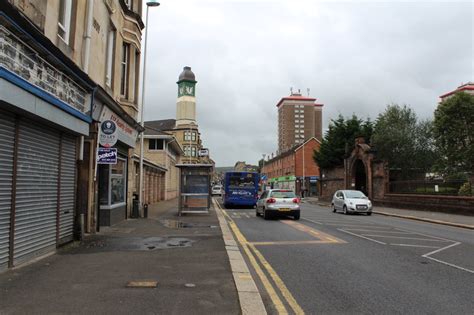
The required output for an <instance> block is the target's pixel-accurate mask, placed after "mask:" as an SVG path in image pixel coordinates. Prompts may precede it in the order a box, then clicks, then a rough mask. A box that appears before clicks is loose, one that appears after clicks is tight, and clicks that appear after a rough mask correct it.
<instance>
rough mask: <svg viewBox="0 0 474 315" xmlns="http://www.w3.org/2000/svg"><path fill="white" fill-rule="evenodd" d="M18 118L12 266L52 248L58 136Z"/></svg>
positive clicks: (56, 191) (53, 246) (55, 204)
mask: <svg viewBox="0 0 474 315" xmlns="http://www.w3.org/2000/svg"><path fill="white" fill-rule="evenodd" d="M37 125H38V123H36V122H33V121H28V120H22V121H20V126H19V140H18V157H17V159H18V160H17V163H18V166H17V167H18V169H17V182H16V184H17V185H16V217H15V236H14V254H13V262H14V264H15V265H17V264H19V263H22V262H24V261H27V260H30V259H31V258H34V257H35V256H37V255H41V254H44V253H46V252H48V251H52V250H54V249H55V248H56V217H57V215H56V211H57V199H58V198H57V195H58V163H59V143H60V136H59V134H58V133H57V132H54V131H52V130H49V129H46V128H42V127H39V126H37Z"/></svg>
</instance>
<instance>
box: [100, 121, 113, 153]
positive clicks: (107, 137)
mask: <svg viewBox="0 0 474 315" xmlns="http://www.w3.org/2000/svg"><path fill="white" fill-rule="evenodd" d="M117 138H118V134H117V125H116V124H115V122H114V121H112V120H104V121H103V122H101V123H100V137H99V143H100V145H101V146H103V147H105V148H110V147H112V146H114V145H115V144H116V143H117Z"/></svg>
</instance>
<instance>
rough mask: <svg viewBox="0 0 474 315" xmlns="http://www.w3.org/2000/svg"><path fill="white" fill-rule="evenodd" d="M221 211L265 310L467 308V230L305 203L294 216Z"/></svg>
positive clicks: (470, 244)
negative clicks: (243, 250) (269, 217)
mask: <svg viewBox="0 0 474 315" xmlns="http://www.w3.org/2000/svg"><path fill="white" fill-rule="evenodd" d="M225 213H226V214H227V215H226V217H227V220H228V221H230V222H234V223H235V227H234V234H237V238H238V239H239V242H240V245H241V246H247V247H248V248H250V249H251V251H250V252H251V254H252V256H254V257H253V258H252V259H249V257H248V256H247V257H246V259H247V261H248V263H249V266H251V269H252V272H253V274H254V278H255V279H256V280H257V286H258V287H259V289H260V292H261V293H262V297H263V300H264V303H265V306H266V308H267V311H268V312H269V313H272V314H277V313H283V312H284V311H287V312H289V313H302V312H304V313H307V314H315V313H319V314H321V313H323V314H342V313H347V314H349V313H350V314H354V313H364V314H402V313H403V314H415V313H416V314H428V313H429V314H473V310H474V298H473V297H474V232H473V231H470V230H466V229H460V228H454V227H448V226H442V225H436V224H430V223H425V222H418V221H411V220H406V219H399V218H391V217H386V216H378V215H375V214H374V215H372V216H370V217H369V216H365V215H349V216H347V215H344V214H340V213H332V212H331V210H330V209H329V208H327V207H321V206H316V205H310V204H303V205H302V215H301V216H302V218H301V220H299V221H294V220H292V219H290V218H287V219H276V220H270V221H265V220H263V219H262V218H260V217H256V216H255V210H254V209H226V210H225ZM239 235H240V236H239ZM252 261H253V263H252Z"/></svg>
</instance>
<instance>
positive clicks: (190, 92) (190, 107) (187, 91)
mask: <svg viewBox="0 0 474 315" xmlns="http://www.w3.org/2000/svg"><path fill="white" fill-rule="evenodd" d="M176 83H177V84H178V100H177V102H176V127H179V126H182V125H196V97H195V92H196V83H197V81H196V78H195V76H194V73H193V72H192V71H191V67H187V66H186V67H184V68H183V72H181V74H180V75H179V79H178V82H176Z"/></svg>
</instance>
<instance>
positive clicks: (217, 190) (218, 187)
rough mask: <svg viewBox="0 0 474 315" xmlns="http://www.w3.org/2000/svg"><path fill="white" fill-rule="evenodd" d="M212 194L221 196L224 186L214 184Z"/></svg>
mask: <svg viewBox="0 0 474 315" xmlns="http://www.w3.org/2000/svg"><path fill="white" fill-rule="evenodd" d="M211 194H212V195H213V196H220V195H222V186H221V185H214V186H212V190H211Z"/></svg>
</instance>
